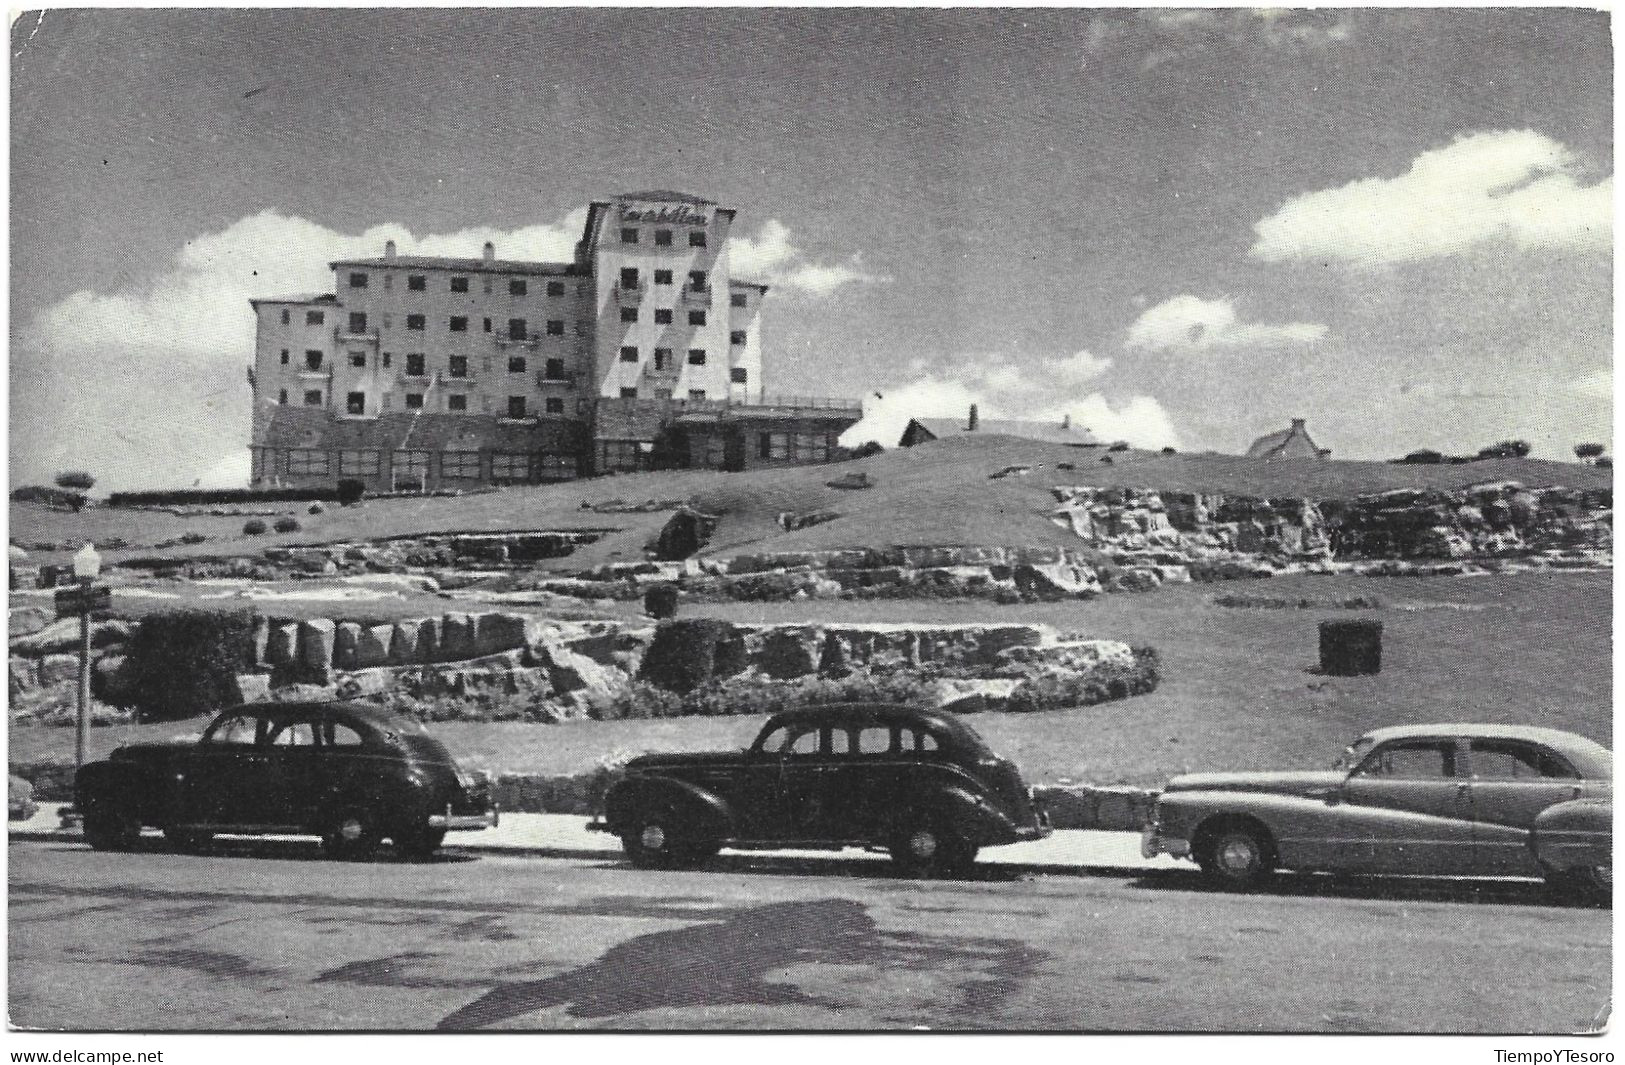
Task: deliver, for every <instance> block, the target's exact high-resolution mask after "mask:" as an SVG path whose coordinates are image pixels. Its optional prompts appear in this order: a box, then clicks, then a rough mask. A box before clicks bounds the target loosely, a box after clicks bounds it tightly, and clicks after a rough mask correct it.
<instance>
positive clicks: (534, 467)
mask: <svg viewBox="0 0 1625 1065" xmlns="http://www.w3.org/2000/svg"><path fill="white" fill-rule="evenodd" d="M268 450H269V449H268ZM286 454H287V466H286V470H287V474H288V476H290V477H331V476H334V475H335V474H336V475H337V476H340V477H382V476H383V474H384V468H385V467H384V453H383V452H382V451H380V450H377V449H373V448H360V449H346V450H343V451H337V452H333V451H323V450H318V449H312V448H292V449H290V450H289V451H288V452H287V453H286ZM436 456H438V458H439V466H440V477H441V479H442V480H479V479H480V478H482V477H484V476H485V472H484V465H485V463H484V458H483V456H482V454H481V453H480V452H478V451H440V452H435V451H424V450H400V451H396V452H394V453H393V455H392V458H391V466H390V472H391V473H392V474H393V476H394V477H396V478H397V479H398V480H416V481H418V482H419V483H420V484H421V482H423V481H426V480H428V478H429V477H430V474H431V471H432V468H433V466H434V465H435V459H436ZM267 457H268V458H269V459H270V462H271V464H272V465H273V466H274V465H275V464H276V457H275V452H271V453H270V455H268V456H267ZM575 475H576V459H575V456H573V455H559V454H552V453H547V452H522V451H515V452H508V451H495V452H491V472H490V477H491V479H492V480H493V481H496V482H498V483H502V482H527V481H533V480H557V479H559V478H561V477H563V478H569V477H574V476H575Z"/></svg>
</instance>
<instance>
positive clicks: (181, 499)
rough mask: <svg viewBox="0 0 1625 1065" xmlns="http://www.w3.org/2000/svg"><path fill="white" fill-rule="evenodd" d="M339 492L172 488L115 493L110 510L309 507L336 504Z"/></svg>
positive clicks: (336, 488) (288, 489)
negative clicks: (248, 505) (269, 505)
mask: <svg viewBox="0 0 1625 1065" xmlns="http://www.w3.org/2000/svg"><path fill="white" fill-rule="evenodd" d="M338 498H339V489H338V486H337V485H334V486H333V487H331V488H323V487H312V488H172V489H165V490H162V491H156V492H114V493H113V494H112V495H110V496H108V497H107V505H108V506H110V507H157V506H176V505H180V506H187V505H198V506H201V505H212V504H218V503H308V502H310V501H312V500H320V501H325V502H329V503H333V502H337V501H338Z"/></svg>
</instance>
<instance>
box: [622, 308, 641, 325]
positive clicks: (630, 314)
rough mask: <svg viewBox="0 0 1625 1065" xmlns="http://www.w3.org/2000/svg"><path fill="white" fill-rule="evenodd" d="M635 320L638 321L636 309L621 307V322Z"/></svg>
mask: <svg viewBox="0 0 1625 1065" xmlns="http://www.w3.org/2000/svg"><path fill="white" fill-rule="evenodd" d="M637 320H638V309H637V308H636V307H622V308H621V321H623V322H635V321H637Z"/></svg>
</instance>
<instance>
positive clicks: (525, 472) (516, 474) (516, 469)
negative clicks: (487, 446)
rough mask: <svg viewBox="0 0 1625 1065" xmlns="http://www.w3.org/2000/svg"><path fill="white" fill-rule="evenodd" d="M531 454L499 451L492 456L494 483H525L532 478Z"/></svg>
mask: <svg viewBox="0 0 1625 1065" xmlns="http://www.w3.org/2000/svg"><path fill="white" fill-rule="evenodd" d="M530 466H531V463H530V456H529V455H524V454H515V453H513V452H503V451H498V452H496V453H495V454H493V455H492V456H491V481H492V483H493V484H525V483H527V482H528V481H529V480H530Z"/></svg>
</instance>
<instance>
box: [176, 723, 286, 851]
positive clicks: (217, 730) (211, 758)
mask: <svg viewBox="0 0 1625 1065" xmlns="http://www.w3.org/2000/svg"><path fill="white" fill-rule="evenodd" d="M269 730H270V723H269V722H268V721H267V720H266V719H264V718H262V717H261V716H260V715H258V714H254V713H249V712H244V713H238V714H233V715H231V716H229V717H222V718H219V719H218V720H216V721H215V723H214V724H213V725H211V726H210V727H209V731H208V732H206V733H205V734H204V736H203V739H202V741H201V742H199V743H198V745H197V746H196V747H194V748H192V752H191V754H190V756H189V757H188V758H187V759H186V763H185V766H186V768H185V769H184V771H183V772H184V774H185V776H186V779H185V780H184V781H183V782H182V793H183V794H184V795H185V797H186V799H185V802H186V807H187V813H188V817H187V820H188V821H190V822H191V823H196V824H211V825H263V824H268V823H274V822H268V821H266V820H265V819H264V816H263V799H262V796H263V794H264V793H265V791H266V790H267V787H268V785H269V784H270V782H271V781H272V780H273V779H274V776H275V770H274V767H273V766H272V764H271V757H270V751H269V749H268V746H269V745H268V744H267V742H266V741H267V738H268V735H269Z"/></svg>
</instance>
